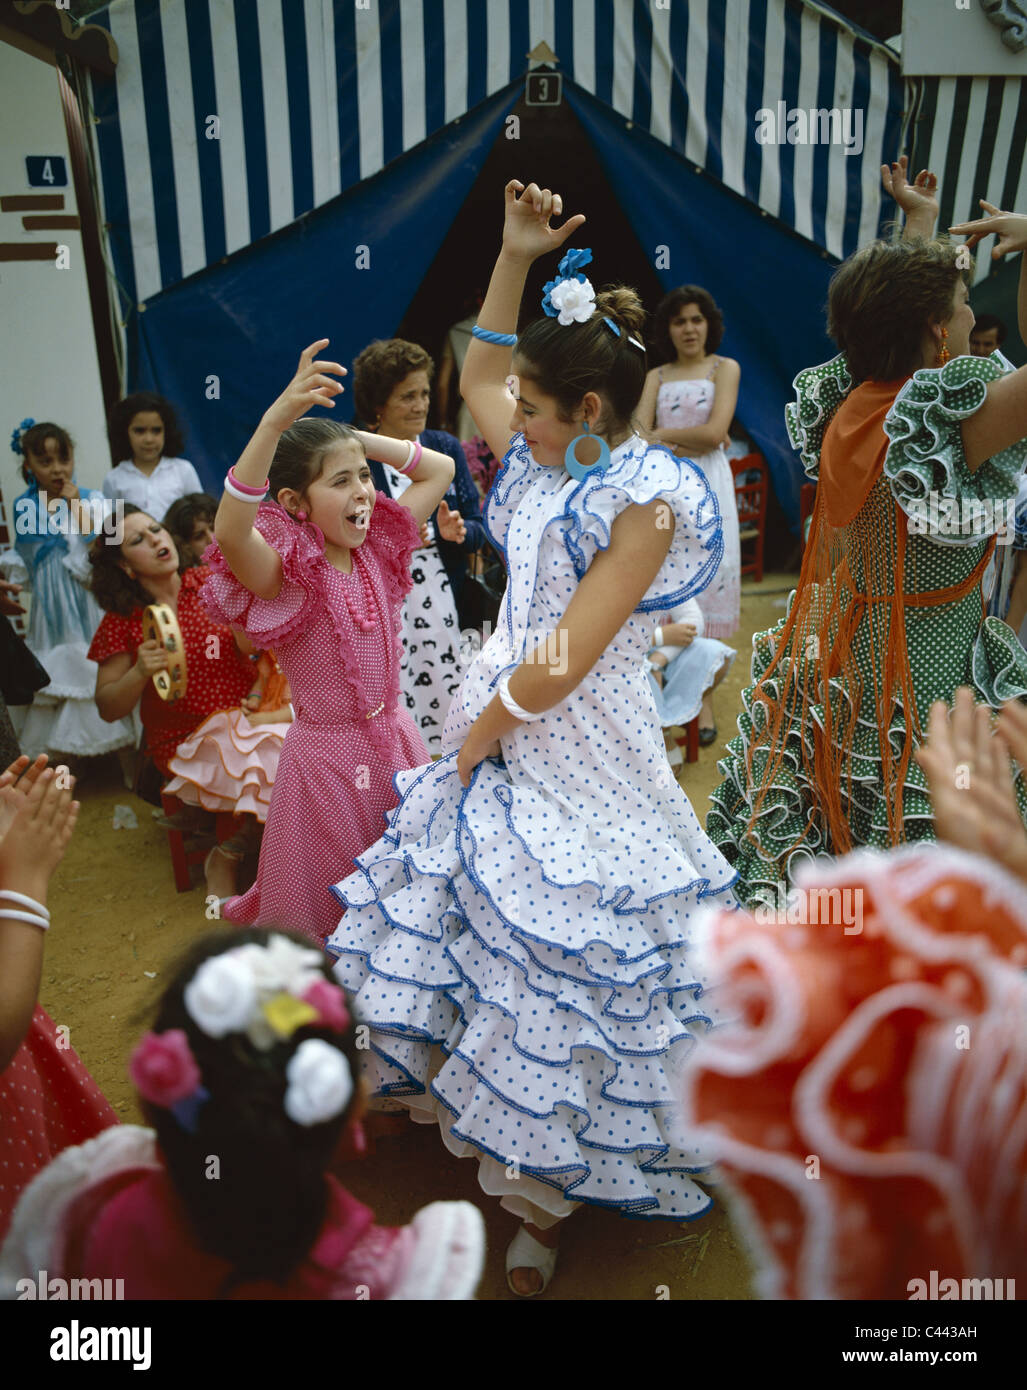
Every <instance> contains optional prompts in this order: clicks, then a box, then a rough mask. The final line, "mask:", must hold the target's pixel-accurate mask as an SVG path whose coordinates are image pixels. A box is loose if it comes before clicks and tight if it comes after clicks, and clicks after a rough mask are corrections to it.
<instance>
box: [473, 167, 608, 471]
mask: <svg viewBox="0 0 1027 1390" xmlns="http://www.w3.org/2000/svg"><path fill="white" fill-rule="evenodd" d="M518 190H520V192H521V196H520V197H518V196H517V193H518ZM504 196H505V200H506V217H505V222H504V225H503V246H502V249H501V251H500V253H499V257H498V259H497V261H496V264H495V268H494V270H493V272H492V279H491V280H490V281H489V288H488V293H487V294H486V296H485V300H484V303H483V304H482V306H481V312H480V313H479V315H478V326H479V327H480V328H484V329H488V330H490V331H491V332H493V333H503V334H507V335H513V334H516V332H517V317H518V312H519V310H520V307H521V297H522V296H523V294H524V283H525V281H526V279H527V278H528V271H529V269H530V268H531V266H532V264H533V263H534V262H535V261H536V260H537V259H538V258H539V256H544V255H546V253H547V252H549V251H555V250H556V249H557V248H558V247H560V246H562V245H563V243H564V242H565V241H566V240H567V238H568V237H569V236H570V235H571V234H572V233H573V232H575V231H577V229H578V228H579V227H580V226H581V224H582V223H583V222H584V220H585V218H584V215H583V214H582V213H578V214H577V215H576V216H574V217H570V218H568V219H567V221H566V222H565V223H564V224H563V226H562V227H560V228H555V227H550V225H549V219H550V217H559V216H560V215H561V214H562V212H563V199H562V198H561V197H560V195H559V194H558V193H552V192H550V190H549V189H548V188H546V189H541V188H539V186H538V184H537V183H531V184H529V185H528V187H527V188H525V187H524V184H522V183H521V182H520V180H519V179H511V180H510V182H509V183H508V184H507V185H506V189H505V193H504ZM512 357H513V348H512V346H509V345H505V344H502V345H501V344H497V343H486V342H482V340H481V339H480V338H472V339H471V344H470V346H469V347H468V349H467V356H466V357H465V358H464V368H463V371H462V372H461V373H460V392H461V394H462V396H463V398H464V400H465V401H466V402H467V408H468V410H470V412H471V414H472V415H473V416H474V422H475V424H476V425H477V426H478V428H479V430H481V433H482V436H483V437H484V439H485V442H486V444H488V446H489V448H490V449H491V450H492V452H493V454H495V456H496V458H497V459H502V458H503V456H504V455H505V454H506V451H507V449H508V447H509V445H510V439H511V432H510V417H511V414H512V409H511V401H510V393H509V391H508V390H507V387H506V383H507V380H508V378H509V376H510V364H511V360H512Z"/></svg>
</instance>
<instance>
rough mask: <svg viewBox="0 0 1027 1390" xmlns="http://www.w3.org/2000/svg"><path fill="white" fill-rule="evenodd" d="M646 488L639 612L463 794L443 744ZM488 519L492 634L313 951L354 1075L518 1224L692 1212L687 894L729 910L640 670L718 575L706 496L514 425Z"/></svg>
mask: <svg viewBox="0 0 1027 1390" xmlns="http://www.w3.org/2000/svg"><path fill="white" fill-rule="evenodd" d="M657 498H662V499H663V500H664V501H665V502H666V503H667V504H668V507H669V508H670V509H671V511H672V512H673V515H674V523H675V526H674V537H673V541H672V544H671V549H670V552H669V554H668V556H667V558H666V560H665V561H664V564H663V566H662V568H661V570H660V572H659V574H658V575H657V577H656V580H655V581H654V583H653V584H652V585H651V586H650V588H649V590H648V592H647V593H646V596H645V599H644V600H643V602H642V604H641V605H640V606H639V609H638V610H637V611H636V612H635V613H633V614H632V616H631V617H630V618H629V619H628V621H627V622H626V623H625V624H624V626H623V627H622V628H621V630H620V631H619V632H618V633H617V635H616V637H615V638H614V639H613V641H612V642H611V643H610V645H609V647H608V648H607V650H606V651H605V652H604V653H603V655H602V656H601V657H600V659H599V661H598V662H597V663H596V665H595V666H594V667H593V669H592V671H591V672H590V673H589V674H588V676H587V677H586V678H585V680H584V681H582V682H581V684H580V685H579V686H578V687H577V689H576V690H575V691H574V692H573V693H572V694H571V695H570V696H569V697H568V698H567V699H566V700H565V701H563V703H562V704H560V705H557V706H556V707H555V708H553V709H551V710H549V711H548V712H547V713H546V714H545V715H543V716H542V717H540V718H538V719H536V720H533V721H531V722H530V723H524V724H521V725H519V726H518V727H517V729H516V730H515V731H514V732H513V733H512V734H510V735H509V736H508V737H506V738H504V739H503V740H502V750H503V758H502V760H499V759H486V760H485V761H484V762H482V763H481V764H479V766H478V767H477V768H476V769H475V771H474V773H473V776H472V778H471V784H470V786H469V787H467V788H466V789H465V788H464V787H462V786H461V784H460V779H459V777H458V775H457V767H456V760H457V754H458V752H459V749H460V747H461V745H462V744H463V742H464V739H465V737H466V735H467V732H468V730H469V729H470V727H471V725H472V723H473V722H474V720H475V719H476V718H477V717H478V715H479V714H480V713H481V712H482V710H483V709H484V708H485V706H486V705H488V704H489V703H490V701H491V700H492V699H493V697H494V695H495V691H496V686H497V684H498V681H499V679H500V677H501V676H502V675H503V674H504V673H506V672H509V671H511V670H513V669H514V668H515V667H516V666H517V665H518V664H519V662H520V660H521V659H522V654H523V652H524V650H525V646H526V644H527V645H528V647H530V646H532V645H534V644H535V642H536V641H537V640H539V639H540V638H541V637H542V636H543V635H544V634H546V633H548V632H552V631H554V630H555V628H556V627H557V625H558V623H559V621H560V619H561V618H562V616H563V614H564V612H565V611H566V609H567V606H568V604H569V602H570V600H571V598H572V596H573V594H574V591H575V589H576V587H577V585H578V582H579V581H580V579H581V577H582V576H583V575H584V573H585V571H586V570H587V569H588V566H589V565H590V563H591V562H592V560H593V559H594V557H595V556H596V554H597V553H598V552H599V551H600V550H602V549H605V548H606V547H607V546H608V545H609V543H610V527H611V526H612V524H613V521H614V520H615V519H616V517H617V515H618V514H619V513H620V512H621V511H623V510H624V509H625V508H626V507H627V506H629V505H630V504H632V503H637V504H640V505H644V504H646V503H649V502H652V501H654V500H656V499H657ZM667 515H668V516H669V513H668V514H667ZM485 522H486V525H487V527H488V530H489V532H490V535H491V536H492V537H493V540H494V542H495V543H496V544H498V545H499V546H501V547H502V548H503V549H504V551H505V552H506V554H507V568H508V573H509V583H508V587H507V591H506V595H505V597H504V600H503V607H502V610H501V613H500V619H499V626H498V628H497V631H496V632H495V633H494V634H493V635H492V637H491V638H490V639H489V641H488V642H487V643H486V644H485V646H484V647H483V648H482V650H481V652H480V653H479V655H478V656H477V658H476V659H475V661H474V663H473V665H472V666H471V668H470V670H469V671H468V673H467V675H466V677H465V678H464V681H463V684H462V686H461V688H460V692H459V694H458V695H457V696H456V698H455V699H454V701H453V704H452V707H451V709H450V712H449V717H448V719H447V721H446V728H445V731H444V736H443V745H444V747H445V748H446V750H447V752H446V753H445V755H444V756H443V757H442V758H441V759H440V760H439V761H438V762H436V763H433V764H430V765H429V766H427V767H422V768H419V769H416V770H412V771H410V772H400V773H399V774H397V777H396V786H397V789H398V791H399V792H400V793H401V795H402V801H401V803H400V805H399V806H398V807H397V808H396V809H395V811H393V812H391V813H390V814H389V818H388V819H389V829H388V831H387V832H386V834H385V835H384V836H383V837H382V839H381V840H379V841H378V843H377V844H376V845H373V846H372V847H371V848H370V849H369V850H367V851H366V852H365V853H364V854H362V855H360V857H359V858H358V859H357V860H356V864H357V865H358V868H357V869H356V871H355V872H354V873H352V874H351V875H350V876H349V877H348V878H347V879H345V880H344V881H343V882H342V883H340V884H338V885H337V886H336V888H335V890H334V891H335V893H336V895H337V896H338V897H339V899H340V900H341V901H342V902H343V903H344V904H345V905H346V909H347V910H346V913H345V915H344V917H343V918H342V921H341V922H340V924H339V926H338V928H337V929H336V931H335V933H334V934H333V936H332V937H331V939H330V940H329V943H328V949H329V951H330V952H331V953H332V954H333V955H334V956H336V957H338V961H337V965H336V974H337V977H338V979H339V981H340V983H342V984H343V985H344V986H345V987H346V988H347V989H349V990H350V991H351V992H352V993H353V994H354V995H355V996H356V1010H357V1013H358V1015H359V1016H360V1018H361V1019H362V1020H363V1021H364V1022H365V1023H367V1024H369V1025H370V1030H371V1031H370V1043H371V1047H370V1050H369V1051H368V1052H365V1054H364V1056H365V1059H366V1066H367V1077H366V1079H367V1081H368V1082H369V1084H370V1085H371V1087H372V1088H373V1090H374V1092H375V1094H376V1095H377V1096H379V1097H383V1098H385V1100H384V1102H383V1103H386V1104H388V1103H389V1102H390V1101H391V1102H393V1103H395V1102H400V1103H402V1104H403V1105H404V1106H406V1107H408V1108H409V1109H410V1110H411V1112H412V1114H413V1116H414V1118H415V1119H421V1120H423V1121H425V1122H436V1121H437V1122H438V1124H439V1126H440V1129H441V1132H442V1135H443V1139H444V1140H445V1143H446V1145H447V1147H448V1148H449V1149H450V1150H451V1151H452V1152H454V1153H456V1154H459V1155H466V1156H476V1157H477V1158H478V1159H479V1181H480V1182H481V1185H482V1187H483V1188H484V1190H485V1191H486V1192H489V1193H493V1194H496V1195H500V1196H501V1197H502V1198H503V1205H504V1206H505V1207H507V1208H508V1209H510V1210H512V1211H514V1212H515V1213H517V1214H518V1215H519V1216H521V1217H522V1218H525V1219H529V1220H532V1221H536V1222H540V1223H541V1224H543V1225H549V1224H552V1223H553V1221H555V1220H558V1219H559V1218H560V1217H562V1216H565V1215H567V1214H568V1212H569V1211H570V1210H572V1208H573V1205H574V1204H575V1203H577V1202H590V1203H594V1204H598V1205H601V1206H609V1207H613V1208H616V1209H617V1210H620V1211H623V1212H627V1213H629V1214H633V1215H638V1216H653V1217H657V1216H658V1217H675V1218H685V1219H689V1218H693V1217H696V1216H699V1215H701V1214H702V1213H703V1212H704V1211H706V1210H707V1209H708V1207H709V1205H710V1199H709V1197H708V1196H707V1195H706V1193H705V1192H704V1191H703V1190H702V1189H701V1188H700V1187H698V1186H697V1185H696V1184H695V1183H694V1182H693V1181H692V1179H691V1178H690V1176H689V1174H690V1173H695V1172H701V1171H702V1170H703V1169H704V1168H705V1166H706V1165H705V1163H704V1159H703V1156H702V1155H701V1154H700V1153H699V1152H698V1150H696V1149H694V1148H689V1147H688V1146H687V1141H685V1146H684V1147H682V1141H681V1140H680V1139H679V1138H676V1137H675V1135H674V1132H673V1123H672V1121H670V1122H668V1114H669V1107H671V1106H672V1104H673V1103H674V1101H675V1096H676V1085H675V1081H674V1077H675V1075H676V1073H677V1071H678V1069H679V1067H680V1065H681V1063H682V1061H683V1059H684V1057H685V1055H686V1053H687V1052H688V1051H689V1050H690V1048H691V1046H692V1044H693V1041H694V1039H695V1038H696V1037H697V1036H699V1035H701V1034H702V1033H703V1032H705V1030H706V1028H707V1027H708V1026H709V1025H710V1024H711V1023H712V1022H714V1021H715V1012H716V1011H715V1007H714V1005H712V1004H711V1002H710V1000H709V999H708V998H707V997H706V996H704V995H703V988H702V979H701V978H700V976H699V974H698V973H697V972H696V970H695V967H694V965H693V964H691V963H690V962H689V960H688V958H687V953H688V950H689V947H690V943H691V930H690V921H691V918H692V916H693V914H694V913H695V911H696V909H697V907H698V905H699V904H700V902H705V903H707V904H709V903H711V902H712V903H716V904H720V905H722V906H729V907H730V906H734V905H735V898H734V895H733V893H732V891H731V885H732V883H733V882H734V878H735V875H734V873H733V871H732V870H731V869H730V867H729V866H728V864H727V861H726V860H725V859H724V858H723V857H722V856H721V854H720V853H719V851H718V850H717V849H716V848H715V847H714V846H713V845H712V843H711V842H710V840H709V839H708V838H707V836H706V835H705V833H704V832H703V830H702V827H701V826H700V823H699V821H698V819H697V817H696V815H695V813H694V811H693V810H692V807H691V806H690V805H689V803H688V799H687V798H686V796H685V794H684V793H683V792H682V791H681V789H680V787H679V786H678V785H677V783H676V782H675V781H674V779H673V776H672V775H671V774H670V771H669V769H668V767H667V760H666V755H665V753H664V748H663V736H662V733H661V731H660V726H659V721H658V718H657V714H656V708H655V705H654V702H653V697H652V692H651V689H650V686H649V682H648V680H647V677H646V673H645V670H644V657H645V653H646V651H647V650H648V648H649V646H650V643H651V639H652V633H653V627H654V622H655V615H656V614H657V613H664V612H666V611H667V610H668V609H670V608H673V607H674V606H675V605H676V604H678V603H680V602H682V601H683V600H684V599H685V598H687V597H689V596H690V595H692V594H696V593H699V592H701V590H702V589H703V588H705V586H706V585H707V584H709V583H710V581H711V579H712V578H713V576H714V575H715V573H716V570H717V567H718V565H719V563H720V560H721V556H722V553H723V541H722V537H721V527H720V517H719V512H718V510H717V504H716V499H715V496H714V494H713V493H712V492H711V490H710V488H709V485H708V484H707V482H706V479H705V477H704V475H703V474H702V472H701V471H700V470H699V469H698V468H696V467H695V465H694V464H693V463H691V462H690V461H688V460H686V459H676V458H674V457H673V456H672V455H671V454H670V453H668V452H667V451H666V450H664V449H660V448H650V447H648V446H647V445H646V444H645V442H644V441H643V440H642V439H641V438H639V437H638V436H637V435H636V436H633V437H632V438H631V439H630V440H628V441H627V442H626V443H625V444H623V445H621V446H620V447H619V448H617V449H616V450H614V451H613V458H612V462H611V464H610V466H609V467H608V468H607V469H606V471H605V472H604V473H603V474H601V475H592V474H590V475H587V476H586V478H585V480H584V481H583V482H575V481H574V480H573V479H571V478H570V477H569V476H568V475H567V473H566V472H564V470H563V469H559V468H557V469H549V468H544V467H542V466H541V465H539V464H538V463H536V462H535V460H534V458H533V457H532V455H531V453H530V451H529V449H528V448H527V446H526V445H525V443H524V440H523V436H521V435H516V436H515V437H514V439H513V441H512V443H511V448H510V450H509V452H508V453H507V456H506V458H505V460H504V463H503V469H502V471H501V473H500V474H499V476H498V477H497V479H496V482H495V484H494V486H493V489H492V492H491V493H490V496H489V500H488V504H487V506H486V509H485ZM657 524H659V522H657ZM554 645H555V644H554ZM550 656H551V659H555V660H557V661H558V660H559V654H558V651H557V650H554V648H553V647H551V648H550Z"/></svg>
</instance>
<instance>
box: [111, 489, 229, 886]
mask: <svg viewBox="0 0 1027 1390" xmlns="http://www.w3.org/2000/svg"><path fill="white" fill-rule="evenodd" d="M116 539H117V537H110V538H108V537H104V536H101V537H98V538H97V540H96V541H95V542H94V543H93V547H92V549H91V551H90V560H91V561H92V565H93V585H92V587H93V593H94V594H95V595H96V600H97V602H98V603H99V605H100V607H101V608H103V609H105V610H106V612H105V613H104V616H103V619H102V620H101V622H100V626H99V627H98V628H97V629H96V633H95V635H94V637H93V641H92V645H91V646H90V648H89V659H90V661H95V662H97V663H98V666H99V670H98V671H97V673H96V705H97V709H98V710H99V711H100V715H101V717H102V718H103V719H107V720H115V719H122V718H124V716H125V715H127V714H131V713H132V711H133V710H134V709H135V708H136V706H137V705H138V706H139V714H140V718H141V719H142V723H143V728H144V729H145V731H146V746H147V751H148V752H149V754H150V757H151V758H152V759H153V761H154V763H155V764H156V766H157V769H158V771H159V772H160V773H161V774H162V775H163V776H164V777H166V778H169V779H170V777H171V770H170V768H169V767H168V763H169V760H170V759H171V758H172V757H174V755H175V750H176V749H177V748H178V745H179V744H180V743H182V742H183V741H184V740H185V739H187V738H189V736H190V735H191V734H192V733H193V731H194V730H195V729H197V728H198V727H199V726H200V725H201V724H202V723H203V722H204V721H205V720H207V719H209V718H210V716H211V715H212V714H215V713H216V712H217V711H218V710H225V709H235V708H237V707H238V706H239V705H241V704H242V702H243V700H244V699H245V698H246V696H247V695H248V694H249V693H250V690H251V689H252V687H253V684H254V678H255V676H256V671H255V669H254V667H253V664H252V663H251V661H250V660H249V658H248V657H247V656H244V655H243V653H242V652H241V651H240V650H239V647H238V645H237V643H236V638H235V635H234V634H233V632H232V630H231V628H229V627H227V626H226V625H224V624H220V623H215V622H212V621H211V619H210V617H209V616H208V614H207V611H206V609H205V608H204V607H203V604H202V603H201V602H200V591H201V589H202V587H203V582H204V580H205V579H206V577H207V573H208V571H207V570H206V569H204V568H203V566H194V567H193V568H191V569H187V570H185V571H184V572H180V571H179V563H180V561H179V555H178V551H177V549H176V548H175V543H174V541H173V540H172V539H171V536H170V534H169V533H168V531H166V530H165V528H164V527H163V526H162V525H161V524H160V522H159V521H155V520H154V519H153V517H152V516H150V515H148V514H147V513H146V512H144V511H140V509H139V508H138V507H134V506H132V505H131V504H126V506H125V520H124V531H123V537H122V540H121V544H120V545H117V544H115V543H114V542H115V541H116ZM151 603H164V604H167V606H168V607H169V608H171V609H172V610H173V611H174V612H175V615H176V617H177V618H178V626H179V628H180V629H181V632H182V645H183V647H184V649H185V666H186V688H185V694H184V695H182V696H181V697H180V698H179V699H178V700H175V701H173V702H168V701H165V700H162V699H161V697H160V696H159V695H158V694H157V691H156V689H155V688H154V685H153V679H152V677H153V676H154V675H155V674H156V672H158V671H161V670H164V669H166V668H167V665H168V653H167V652H166V651H165V650H164V648H163V647H162V646H161V644H160V643H159V642H156V641H150V642H144V641H143V610H144V608H146V607H147V605H148V604H151ZM217 855H218V851H217V850H212V851H211V858H214V857H216V856H217ZM221 868H225V869H227V871H228V873H229V879H228V881H229V882H232V881H234V865H227V864H222V865H216V864H215V865H211V860H210V859H208V886H210V887H211V889H212V891H216V885H217V884H218V882H219V879H218V876H217V873H216V872H215V870H219V869H221ZM220 881H223V880H220Z"/></svg>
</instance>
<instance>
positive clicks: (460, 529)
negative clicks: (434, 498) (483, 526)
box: [435, 498, 467, 545]
mask: <svg viewBox="0 0 1027 1390" xmlns="http://www.w3.org/2000/svg"><path fill="white" fill-rule="evenodd" d="M435 525H436V527H437V528H438V532H439V535H440V536H441V537H442V539H443V540H444V541H452V542H453V544H454V545H460V544H462V542H463V541H464V539H465V538H466V536H467V527H466V526H465V525H464V519H463V517H462V516H461V515H460V513H459V512H451V511H450V510H449V507H448V506H447V505H446V499H445V498H443V499H442V501H441V502H440V503H439V509H438V511H437V512H436V514H435Z"/></svg>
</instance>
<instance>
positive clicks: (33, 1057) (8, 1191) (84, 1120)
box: [0, 757, 118, 1240]
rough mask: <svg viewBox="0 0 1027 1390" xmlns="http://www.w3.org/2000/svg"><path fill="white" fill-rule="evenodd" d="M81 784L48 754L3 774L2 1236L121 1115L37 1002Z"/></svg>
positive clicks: (0, 947)
mask: <svg viewBox="0 0 1027 1390" xmlns="http://www.w3.org/2000/svg"><path fill="white" fill-rule="evenodd" d="M57 771H60V772H62V773H64V774H67V769H66V768H63V769H58V770H57ZM73 783H74V778H69V777H67V776H66V775H65V776H63V777H57V776H56V775H55V770H54V769H53V768H48V767H47V766H46V758H45V757H39V758H37V759H36V761H35V762H34V763H32V764H31V765H30V764H29V760H28V758H25V757H22V758H19V759H18V760H17V761H16V762H13V763H12V764H11V766H10V767H9V768H8V769H7V771H6V772H5V773H4V774H3V775H2V776H0V1240H2V1239H3V1237H4V1235H5V1233H6V1231H7V1227H8V1225H9V1223H10V1220H11V1215H12V1213H13V1211H14V1207H15V1204H16V1202H17V1200H18V1197H19V1195H20V1193H21V1192H22V1190H23V1188H25V1187H26V1186H27V1185H28V1183H29V1182H30V1180H31V1179H32V1178H33V1177H35V1175H36V1173H38V1172H39V1171H40V1169H42V1168H44V1167H45V1166H46V1165H47V1164H48V1163H49V1162H50V1160H51V1159H52V1158H55V1157H56V1156H57V1154H59V1153H60V1152H61V1151H62V1150H63V1149H66V1148H68V1147H69V1146H71V1145H74V1144H81V1143H83V1142H84V1141H85V1140H87V1139H92V1138H93V1137H94V1136H95V1135H97V1134H99V1133H100V1131H101V1130H104V1129H107V1128H108V1126H110V1125H114V1124H117V1122H118V1117H117V1116H116V1115H115V1113H114V1111H113V1110H112V1109H111V1107H110V1106H109V1105H108V1104H107V1102H106V1100H104V1098H103V1096H102V1095H101V1094H100V1092H99V1090H98V1089H97V1085H96V1082H95V1081H94V1080H93V1078H92V1077H91V1076H90V1075H89V1073H88V1072H87V1071H86V1069H85V1067H84V1066H83V1065H82V1063H81V1062H80V1061H79V1059H78V1057H77V1056H76V1055H75V1053H74V1052H73V1051H72V1050H71V1048H70V1047H68V1046H67V1042H66V1038H65V1037H64V1035H59V1034H58V1032H57V1028H56V1026H55V1024H54V1021H53V1019H52V1018H51V1017H50V1015H49V1014H48V1013H47V1012H46V1010H45V1009H43V1008H41V1007H40V1005H39V1004H38V1003H37V1002H36V994H37V992H38V990H39V976H40V972H41V970H42V964H43V942H44V937H45V932H46V930H47V928H48V927H49V925H50V914H49V912H48V910H47V907H46V894H47V888H48V885H49V882H50V876H51V874H52V873H53V871H54V869H56V867H57V865H58V864H59V863H60V861H61V859H62V858H63V856H64V851H65V849H66V848H67V845H68V841H69V840H70V839H71V832H72V829H73V827H74V824H75V817H76V815H77V812H78V803H77V802H74V801H72V799H71V788H72V785H73Z"/></svg>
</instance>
